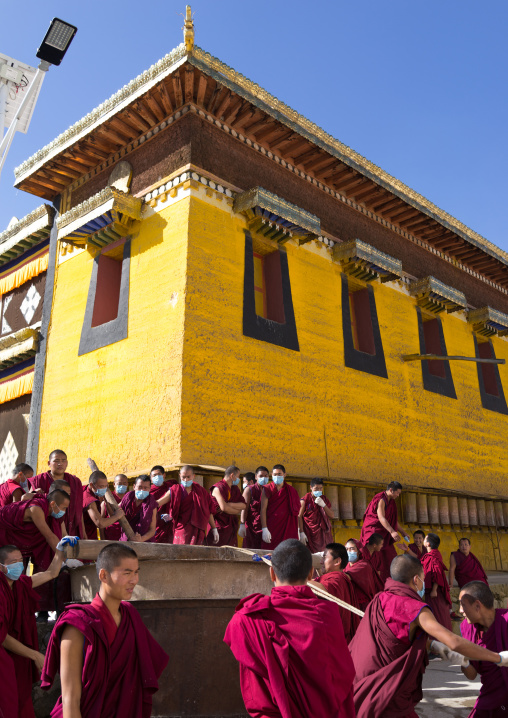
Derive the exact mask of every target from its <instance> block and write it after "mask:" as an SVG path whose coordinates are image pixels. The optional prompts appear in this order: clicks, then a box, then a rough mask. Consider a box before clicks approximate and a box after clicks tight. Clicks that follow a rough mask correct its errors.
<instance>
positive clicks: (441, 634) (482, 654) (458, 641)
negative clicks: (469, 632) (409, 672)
mask: <svg viewBox="0 0 508 718" xmlns="http://www.w3.org/2000/svg"><path fill="white" fill-rule="evenodd" d="M417 620H418V623H419V625H420V627H421V628H423V630H424V631H425V633H427V634H428V635H429V636H431V637H432V638H435V639H436V640H437V641H441V643H444V644H445V646H448V648H450V649H451V650H452V651H457V653H461V654H462V655H463V656H466V658H469V659H470V660H472V661H490V662H491V663H500V662H501V656H500V655H499V653H494V651H489V650H487V649H486V648H482V647H481V646H477V645H476V644H475V643H471V641H466V639H465V638H462V637H461V636H457V635H456V634H455V633H452V632H451V631H449V630H448V629H447V628H445V627H444V626H442V625H441V624H440V623H438V622H437V621H436V619H435V618H434V616H433V615H432V612H431V611H430V609H428V608H424V609H423V610H422V611H421V613H420V615H419V616H418V619H417Z"/></svg>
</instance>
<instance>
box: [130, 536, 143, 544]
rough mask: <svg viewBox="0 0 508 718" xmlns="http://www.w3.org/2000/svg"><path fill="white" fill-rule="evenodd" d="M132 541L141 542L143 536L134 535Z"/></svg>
mask: <svg viewBox="0 0 508 718" xmlns="http://www.w3.org/2000/svg"><path fill="white" fill-rule="evenodd" d="M131 541H137V542H138V543H140V542H141V534H134V536H133V537H132V538H131Z"/></svg>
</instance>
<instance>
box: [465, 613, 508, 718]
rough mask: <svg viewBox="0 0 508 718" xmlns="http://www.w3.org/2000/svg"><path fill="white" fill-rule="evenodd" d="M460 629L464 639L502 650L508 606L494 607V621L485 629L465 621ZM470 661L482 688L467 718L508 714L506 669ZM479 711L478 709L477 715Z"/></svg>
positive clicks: (505, 642)
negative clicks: (507, 607)
mask: <svg viewBox="0 0 508 718" xmlns="http://www.w3.org/2000/svg"><path fill="white" fill-rule="evenodd" d="M460 632H461V633H462V637H463V638H465V639H466V640H468V641H471V642H472V643H476V645H477V646H482V647H483V648H487V649H488V650H489V651H494V653H499V652H500V651H506V649H507V647H508V609H506V608H496V617H495V619H494V623H493V624H492V625H491V626H490V628H488V629H487V630H486V631H483V630H481V629H480V627H479V626H477V625H476V624H474V623H469V622H468V621H467V620H466V621H462V623H461V624H460ZM470 663H471V665H472V666H473V668H474V669H475V670H476V671H477V672H478V674H479V675H480V677H481V681H482V687H481V688H480V694H479V696H478V698H477V700H476V703H475V705H474V708H473V710H472V712H471V713H470V714H469V718H473V717H474V716H479V715H481V716H482V718H483V716H484V715H485V716H488V717H489V718H497V716H498V715H502V716H506V715H508V668H499V666H496V665H495V664H494V663H491V662H490V661H472V660H470ZM480 711H482V713H481V714H480ZM483 711H485V713H483ZM490 711H492V713H490ZM498 711H499V712H498Z"/></svg>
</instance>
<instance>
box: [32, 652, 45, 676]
mask: <svg viewBox="0 0 508 718" xmlns="http://www.w3.org/2000/svg"><path fill="white" fill-rule="evenodd" d="M32 660H33V662H34V663H35V666H36V668H37V670H38V671H39V673H40V672H41V671H42V667H43V665H44V654H43V653H39V651H34V652H33V655H32Z"/></svg>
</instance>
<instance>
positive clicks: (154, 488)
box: [150, 465, 178, 543]
mask: <svg viewBox="0 0 508 718" xmlns="http://www.w3.org/2000/svg"><path fill="white" fill-rule="evenodd" d="M150 481H151V482H152V485H151V487H150V496H151V497H152V498H154V499H155V501H158V500H159V499H160V498H162V497H163V496H164V495H165V494H167V492H168V491H169V489H170V488H171V487H172V486H174V484H177V483H178V481H176V480H175V479H167V480H166V472H165V471H164V467H163V466H160V465H157V466H154V467H153V468H152V470H151V471H150ZM153 540H154V543H173V519H172V518H171V516H170V514H168V513H167V511H166V510H165V509H164V508H160V507H159V505H157V525H156V527H155V536H154V539H153Z"/></svg>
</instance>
